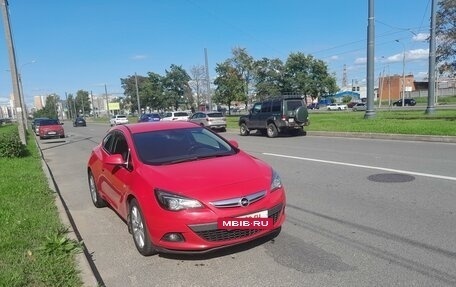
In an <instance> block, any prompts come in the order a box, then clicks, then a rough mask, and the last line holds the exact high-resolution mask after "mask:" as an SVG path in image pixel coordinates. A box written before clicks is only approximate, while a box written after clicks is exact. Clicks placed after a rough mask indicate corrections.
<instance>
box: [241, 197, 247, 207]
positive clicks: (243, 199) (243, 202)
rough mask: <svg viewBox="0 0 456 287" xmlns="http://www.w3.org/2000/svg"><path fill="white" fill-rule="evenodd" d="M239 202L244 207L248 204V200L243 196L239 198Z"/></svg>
mask: <svg viewBox="0 0 456 287" xmlns="http://www.w3.org/2000/svg"><path fill="white" fill-rule="evenodd" d="M239 203H240V204H241V206H242V207H246V206H248V205H249V200H248V199H247V198H245V197H243V198H241V200H240V201H239Z"/></svg>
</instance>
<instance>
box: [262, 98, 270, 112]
mask: <svg viewBox="0 0 456 287" xmlns="http://www.w3.org/2000/svg"><path fill="white" fill-rule="evenodd" d="M270 111H271V101H267V102H264V103H263V104H262V105H261V112H262V113H269V112H270Z"/></svg>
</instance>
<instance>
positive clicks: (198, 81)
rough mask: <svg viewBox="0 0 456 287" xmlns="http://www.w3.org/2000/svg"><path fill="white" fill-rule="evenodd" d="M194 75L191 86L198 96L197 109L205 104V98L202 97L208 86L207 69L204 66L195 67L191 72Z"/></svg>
mask: <svg viewBox="0 0 456 287" xmlns="http://www.w3.org/2000/svg"><path fill="white" fill-rule="evenodd" d="M190 74H191V75H192V80H191V82H190V86H191V87H192V89H193V90H194V92H195V94H196V108H197V109H198V107H199V106H200V105H201V104H204V103H205V101H204V98H203V97H202V94H203V93H202V92H203V91H204V88H205V86H206V85H207V79H206V68H205V67H204V66H201V65H200V66H193V67H192V68H191V70H190Z"/></svg>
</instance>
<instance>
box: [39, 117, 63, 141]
mask: <svg viewBox="0 0 456 287" xmlns="http://www.w3.org/2000/svg"><path fill="white" fill-rule="evenodd" d="M62 125H63V123H61V122H59V120H55V119H46V120H41V121H40V127H39V128H38V135H39V136H40V139H45V138H64V137H65V131H64V129H63V127H62Z"/></svg>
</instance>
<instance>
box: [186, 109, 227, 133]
mask: <svg viewBox="0 0 456 287" xmlns="http://www.w3.org/2000/svg"><path fill="white" fill-rule="evenodd" d="M189 121H191V122H194V123H197V124H199V125H200V126H203V127H206V128H210V129H214V130H215V129H216V130H220V131H226V118H225V117H224V116H223V114H222V113H221V112H215V111H214V112H196V113H194V114H193V115H192V116H191V117H190V119H189Z"/></svg>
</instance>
